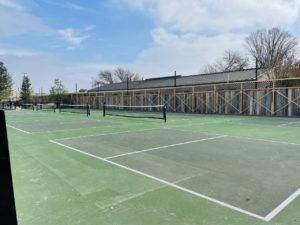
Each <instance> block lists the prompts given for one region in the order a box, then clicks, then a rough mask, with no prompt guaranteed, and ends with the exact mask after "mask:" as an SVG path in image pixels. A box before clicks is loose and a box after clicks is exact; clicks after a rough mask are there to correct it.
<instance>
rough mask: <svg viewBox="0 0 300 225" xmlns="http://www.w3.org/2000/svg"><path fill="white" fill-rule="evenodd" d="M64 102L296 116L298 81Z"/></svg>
mask: <svg viewBox="0 0 300 225" xmlns="http://www.w3.org/2000/svg"><path fill="white" fill-rule="evenodd" d="M36 101H37V102H41V101H42V100H41V99H36ZM43 101H45V99H44V100H43ZM66 101H67V102H68V103H71V104H86V103H89V104H90V105H91V108H92V109H101V108H102V106H103V102H106V104H112V105H137V106H142V105H163V104H165V105H166V106H167V111H169V112H186V113H200V114H231V115H264V116H300V79H280V80H279V79H278V80H268V81H250V82H237V83H221V84H214V85H198V86H187V87H169V88H156V89H143V90H141V89H137V90H119V91H106V92H89V93H72V94H68V96H67V100H66Z"/></svg>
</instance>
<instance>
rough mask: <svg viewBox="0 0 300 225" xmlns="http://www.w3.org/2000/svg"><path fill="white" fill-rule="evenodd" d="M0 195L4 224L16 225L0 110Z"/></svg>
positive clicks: (4, 132)
mask: <svg viewBox="0 0 300 225" xmlns="http://www.w3.org/2000/svg"><path fill="white" fill-rule="evenodd" d="M0 149H1V151H0V152H1V157H0V158H1V162H0V165H1V166H0V167H1V169H0V174H1V176H0V179H1V185H0V195H1V201H0V204H1V207H0V208H1V215H3V216H5V221H6V222H4V223H5V224H12V225H14V224H18V223H17V213H16V206H15V198H14V190H13V182H12V173H11V165H10V157H9V149H8V141H7V131H6V122H5V115H4V111H2V110H0Z"/></svg>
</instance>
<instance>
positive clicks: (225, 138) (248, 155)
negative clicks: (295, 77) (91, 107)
mask: <svg viewBox="0 0 300 225" xmlns="http://www.w3.org/2000/svg"><path fill="white" fill-rule="evenodd" d="M6 117H7V118H6V119H7V126H8V135H9V146H10V154H11V164H12V172H13V182H14V191H15V198H16V207H17V215H18V222H19V224H44V225H45V224H70V225H71V224H107V225H108V224H114V225H143V224H145V225H150V224H151V225H152V224H170V225H174V224H191V225H192V224H193V225H194V224H199V225H200V224H201V225H238V224H242V225H244V224H245V225H262V224H270V225H299V224H300V213H299V212H300V119H299V118H276V117H247V116H223V115H200V114H176V113H168V114H167V122H166V123H165V122H164V121H163V120H155V119H146V118H124V117H115V116H106V117H104V118H103V117H102V112H101V111H98V112H97V111H92V113H91V117H86V116H85V115H83V114H72V113H54V112H43V111H30V110H19V111H7V112H6Z"/></svg>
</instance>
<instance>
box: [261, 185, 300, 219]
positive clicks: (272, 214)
mask: <svg viewBox="0 0 300 225" xmlns="http://www.w3.org/2000/svg"><path fill="white" fill-rule="evenodd" d="M299 196H300V189H298V190H297V191H295V192H294V193H293V194H291V195H290V196H289V197H288V198H287V199H286V200H284V201H283V202H282V203H281V204H280V205H279V206H277V207H276V208H275V209H274V210H273V211H272V212H270V213H269V214H268V215H267V216H266V217H265V219H266V221H270V220H271V219H273V218H274V217H275V216H276V215H278V214H279V213H280V212H281V211H282V210H283V209H284V208H285V207H287V206H288V205H289V204H290V203H291V202H292V201H294V200H295V199H296V198H297V197H299Z"/></svg>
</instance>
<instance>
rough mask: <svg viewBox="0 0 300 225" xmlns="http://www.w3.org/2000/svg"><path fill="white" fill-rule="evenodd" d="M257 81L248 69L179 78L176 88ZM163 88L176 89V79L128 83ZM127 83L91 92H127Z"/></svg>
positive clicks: (260, 71) (252, 71) (262, 71)
mask: <svg viewBox="0 0 300 225" xmlns="http://www.w3.org/2000/svg"><path fill="white" fill-rule="evenodd" d="M264 72H265V70H263V69H259V70H258V76H260V75H261V74H262V73H264ZM250 80H255V69H246V70H241V71H232V72H219V73H210V74H197V75H190V76H177V78H176V86H177V87H178V86H193V85H202V84H213V83H227V82H239V81H250ZM162 87H174V77H159V78H151V79H146V80H141V81H133V82H129V83H128V88H129V89H130V90H133V89H149V88H162ZM126 89H127V82H120V83H114V84H106V85H103V86H100V87H99V88H98V87H97V88H93V89H91V90H89V92H97V91H115V90H126Z"/></svg>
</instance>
